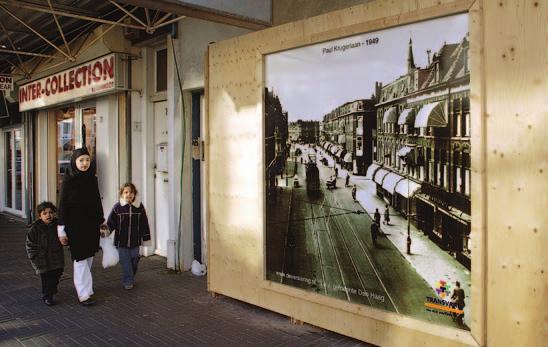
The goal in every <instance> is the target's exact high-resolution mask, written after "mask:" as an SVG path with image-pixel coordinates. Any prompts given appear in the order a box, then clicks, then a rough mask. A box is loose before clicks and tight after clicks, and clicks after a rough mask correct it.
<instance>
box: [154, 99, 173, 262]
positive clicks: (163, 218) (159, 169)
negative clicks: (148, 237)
mask: <svg viewBox="0 0 548 347" xmlns="http://www.w3.org/2000/svg"><path fill="white" fill-rule="evenodd" d="M167 134H168V129H167V102H166V101H160V102H155V103H154V162H155V163H156V164H155V165H154V216H155V218H154V220H155V225H154V229H155V231H156V244H155V250H154V253H156V254H158V255H161V256H163V257H167V249H168V240H169V220H168V218H169V212H168V211H169V209H168V196H169V184H168V183H169V180H168V155H167V149H168V145H167V143H168V142H167V141H168V138H167Z"/></svg>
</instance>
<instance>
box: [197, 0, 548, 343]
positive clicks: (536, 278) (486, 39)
mask: <svg viewBox="0 0 548 347" xmlns="http://www.w3.org/2000/svg"><path fill="white" fill-rule="evenodd" d="M547 5H548V4H547V3H546V2H544V1H526V0H522V1H518V0H515V1H510V0H500V1H496V2H495V1H490V0H489V1H487V0H387V1H383V0H378V1H375V2H372V3H368V4H365V5H360V6H356V7H351V8H348V9H345V10H341V11H337V12H332V13H329V14H326V15H322V16H318V17H314V18H310V19H307V20H303V21H299V22H294V23H289V24H285V25H282V26H277V27H274V28H271V29H268V30H264V31H260V32H255V33H252V34H249V35H245V36H242V37H238V38H234V39H231V40H227V41H223V42H219V43H216V44H213V45H211V46H210V50H209V56H208V60H209V70H208V72H207V85H206V88H207V92H206V93H207V97H208V104H207V109H208V124H209V126H208V130H207V131H208V134H207V136H206V150H207V156H208V161H209V170H208V173H207V179H208V184H209V189H208V192H207V194H208V213H209V219H208V221H207V222H208V228H209V254H208V256H209V275H208V276H209V277H208V284H209V290H211V291H213V292H217V293H221V294H224V295H227V296H230V297H233V298H236V299H239V300H242V301H245V302H249V303H252V304H255V305H258V306H261V307H264V308H267V309H270V310H273V311H276V312H279V313H282V314H285V315H288V316H290V317H293V318H295V319H299V320H302V321H304V322H307V323H310V324H313V325H316V326H320V327H323V328H326V329H330V330H333V331H336V332H339V333H342V334H345V335H349V336H353V337H355V338H358V339H362V340H365V341H368V342H372V343H375V344H378V345H382V346H418V345H420V346H430V345H431V346H462V345H469V346H477V345H486V344H487V345H489V346H541V345H542V342H543V341H542V328H543V322H545V321H546V317H545V316H546V310H544V311H543V310H541V309H539V308H540V307H542V304H543V302H544V301H543V300H544V299H545V298H546V291H547V289H546V277H545V276H546V274H545V273H544V271H545V270H546V257H545V256H544V254H543V252H542V251H543V246H546V245H547V243H546V232H545V231H544V232H543V231H542V230H541V229H542V228H543V227H545V226H546V224H547V223H546V221H547V220H546V219H547V217H546V215H547V213H546V211H545V210H546V207H547V206H548V204H547V198H546V194H545V191H546V184H545V183H544V182H546V179H545V175H546V173H545V170H546V158H547V157H548V156H547V150H546V142H545V141H543V140H544V139H543V135H544V134H545V133H546V121H545V119H546V117H547V116H548V105H547V100H548V97H547V94H548V93H547V92H548V80H547V76H548V71H547V68H548V59H547V58H548V54H547V47H548V45H547V42H546V39H547V27H546V23H547V22H548V18H547V14H548V10H547ZM463 11H470V38H471V49H470V55H471V56H470V58H471V64H472V65H471V66H472V73H471V77H472V80H471V88H472V89H471V91H472V93H471V98H472V113H473V115H472V124H473V125H472V128H473V129H474V130H473V139H472V150H473V152H472V160H473V162H472V169H473V176H472V201H473V205H472V209H473V211H472V215H473V223H472V232H473V233H474V236H473V239H474V240H475V242H474V245H473V247H474V248H473V251H474V253H475V254H474V259H473V267H472V282H473V283H472V311H473V322H472V332H471V333H469V332H465V331H460V330H457V329H451V328H445V327H442V326H438V325H433V324H429V323H426V322H422V321H417V320H414V319H412V318H409V317H405V316H398V315H395V314H391V313H387V312H381V311H375V310H372V309H370V308H368V307H365V306H357V305H352V304H348V303H345V302H341V301H338V300H335V299H332V298H328V297H323V296H318V295H315V294H313V293H308V292H303V291H300V290H297V289H295V288H291V287H287V286H281V285H279V284H275V283H271V282H267V281H264V280H263V278H264V268H263V267H264V240H265V237H264V208H265V206H264V202H263V199H264V198H263V197H264V188H263V182H264V163H263V143H264V142H263V106H262V102H263V88H264V81H263V63H262V62H263V60H262V56H263V55H264V54H268V53H271V52H275V51H279V50H284V49H290V48H294V47H298V46H303V45H307V44H311V43H316V42H321V41H326V40H330V39H334V38H339V37H343V36H349V35H352V34H356V33H362V32H367V31H372V30H379V29H383V28H386V27H391V26H396V25H400V24H406V23H410V22H415V21H419V20H424V19H428V18H435V17H439V16H443V15H449V14H453V13H459V12H463ZM543 193H544V194H543ZM544 324H546V323H544Z"/></svg>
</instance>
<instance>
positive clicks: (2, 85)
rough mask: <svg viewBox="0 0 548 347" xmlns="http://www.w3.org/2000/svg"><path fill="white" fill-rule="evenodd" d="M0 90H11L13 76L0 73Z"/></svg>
mask: <svg viewBox="0 0 548 347" xmlns="http://www.w3.org/2000/svg"><path fill="white" fill-rule="evenodd" d="M0 90H2V91H4V90H5V91H12V90H13V77H11V76H8V75H0Z"/></svg>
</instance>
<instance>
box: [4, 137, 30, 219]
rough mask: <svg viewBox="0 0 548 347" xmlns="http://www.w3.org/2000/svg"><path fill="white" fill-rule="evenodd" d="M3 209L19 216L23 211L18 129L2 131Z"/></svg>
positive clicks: (20, 152)
mask: <svg viewBox="0 0 548 347" xmlns="http://www.w3.org/2000/svg"><path fill="white" fill-rule="evenodd" d="M3 141H4V151H5V153H4V167H5V174H4V199H3V200H4V210H5V211H8V212H11V213H13V214H16V215H19V216H21V217H24V216H25V213H24V207H25V206H24V199H23V193H24V190H23V179H24V176H23V174H24V166H23V164H24V160H23V137H22V134H21V130H20V129H11V130H8V131H5V132H4V139H3Z"/></svg>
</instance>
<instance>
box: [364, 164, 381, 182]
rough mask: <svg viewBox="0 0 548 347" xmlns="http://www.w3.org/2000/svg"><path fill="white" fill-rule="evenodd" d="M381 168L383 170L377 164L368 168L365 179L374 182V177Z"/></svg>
mask: <svg viewBox="0 0 548 347" xmlns="http://www.w3.org/2000/svg"><path fill="white" fill-rule="evenodd" d="M380 168H381V167H380V165H378V164H375V163H373V164H371V165H369V167H368V168H367V173H366V174H365V178H366V179H368V180H372V179H373V175H374V174H375V172H376V171H377V170H378V169H380Z"/></svg>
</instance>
